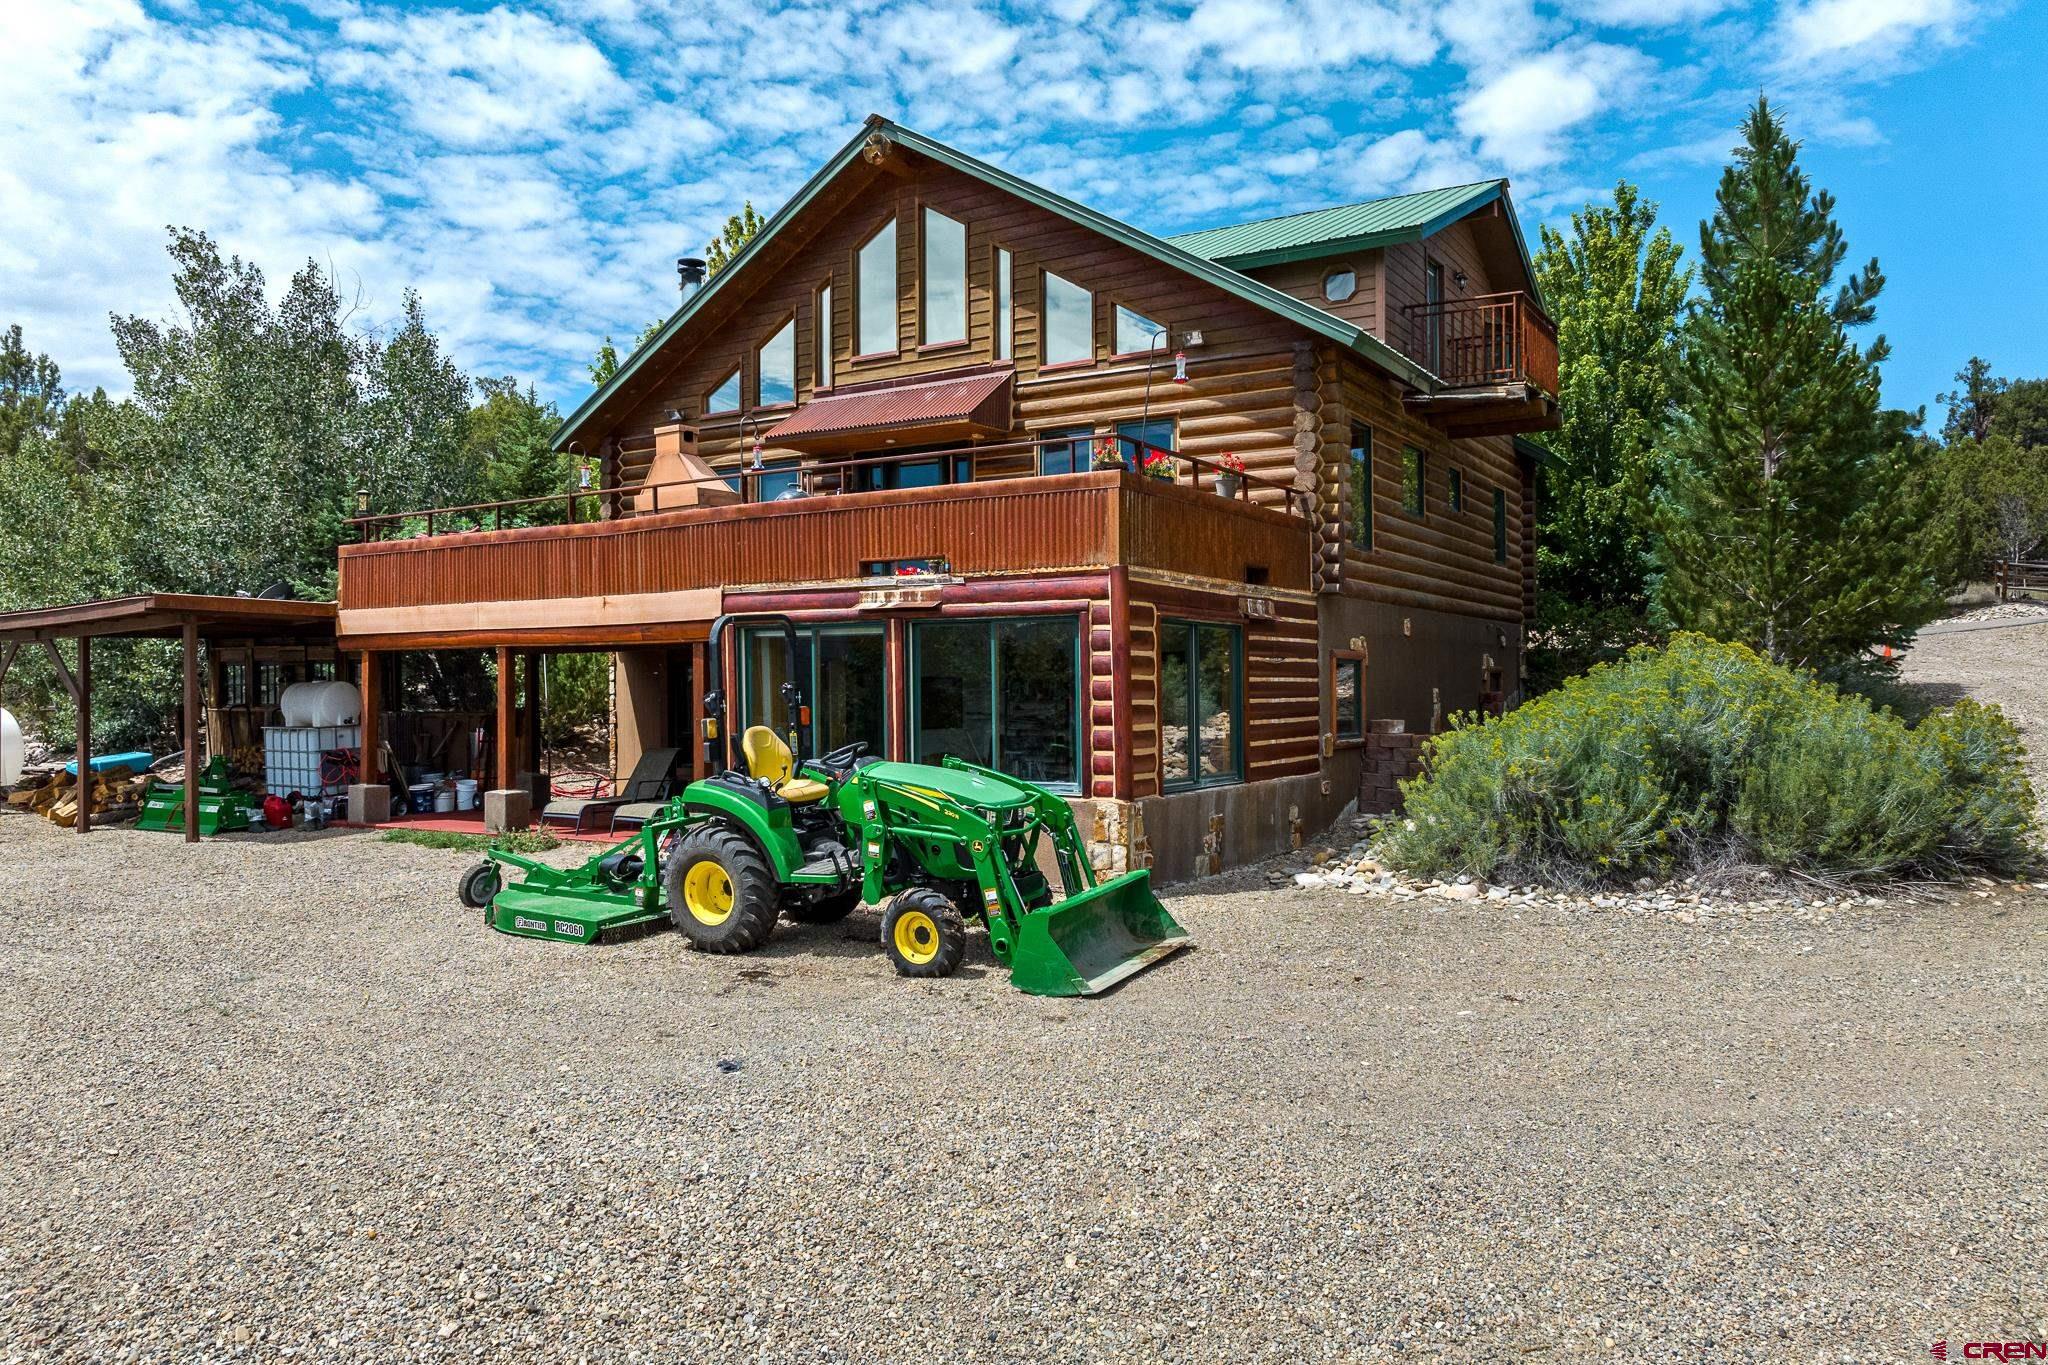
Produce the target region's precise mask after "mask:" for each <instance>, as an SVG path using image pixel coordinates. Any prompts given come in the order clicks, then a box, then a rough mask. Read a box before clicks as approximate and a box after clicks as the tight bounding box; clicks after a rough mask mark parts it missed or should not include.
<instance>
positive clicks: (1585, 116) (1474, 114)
mask: <svg viewBox="0 0 2048 1365" xmlns="http://www.w3.org/2000/svg"><path fill="white" fill-rule="evenodd" d="M1649 68H1650V62H1649V59H1648V58H1646V57H1645V56H1643V55H1642V54H1641V53H1640V52H1637V51H1635V50H1634V49H1632V48H1626V47H1616V46H1613V45H1611V44H1607V43H1587V44H1583V45H1581V46H1579V47H1577V48H1574V49H1569V50H1557V51H1551V52H1546V53H1544V54H1542V55H1541V56H1536V57H1529V58H1526V59H1524V60H1522V61H1520V62H1517V63H1516V64H1515V65H1513V66H1510V67H1508V68H1507V69H1505V70H1504V71H1502V72H1500V73H1499V74H1498V75H1496V76H1493V77H1492V78H1491V79H1489V80H1487V81H1486V82H1484V83H1483V84H1481V85H1479V86H1477V87H1476V88H1474V89H1473V90H1472V91H1470V92H1469V93H1468V94H1467V95H1466V96H1465V97H1464V99H1463V100H1462V101H1461V102H1460V103H1459V105H1458V112H1457V122H1458V128H1459V130H1460V131H1462V132H1464V133H1465V134H1466V135H1467V136H1469V137H1472V138H1474V139H1476V140H1477V141H1478V143H1479V152H1480V155H1481V156H1482V157H1484V158H1487V159H1489V160H1492V161H1496V162H1498V163H1499V164H1500V165H1502V166H1504V167H1506V168H1507V169H1508V170H1510V171H1521V170H1534V169H1537V168H1540V167H1543V166H1549V165H1552V164H1554V163H1556V162H1557V161H1560V160H1562V159H1563V158H1564V156H1565V145H1564V137H1565V134H1567V133H1569V132H1570V131H1571V130H1572V129H1574V128H1577V127H1579V126H1580V125H1581V124H1584V123H1585V122H1586V121H1587V120H1589V119H1591V118H1593V117H1594V116H1595V115H1597V114H1599V113H1601V112H1603V111H1604V110H1606V109H1607V108H1609V107H1610V106H1612V105H1613V104H1614V103H1615V102H1617V101H1618V100H1621V99H1623V98H1625V97H1626V96H1627V95H1628V94H1629V93H1630V91H1631V90H1632V89H1633V88H1634V87H1635V86H1636V85H1637V84H1638V83H1639V82H1640V81H1641V80H1642V79H1643V78H1644V77H1645V76H1646V75H1647V74H1648V71H1649Z"/></svg>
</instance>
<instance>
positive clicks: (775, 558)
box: [339, 470, 1315, 649]
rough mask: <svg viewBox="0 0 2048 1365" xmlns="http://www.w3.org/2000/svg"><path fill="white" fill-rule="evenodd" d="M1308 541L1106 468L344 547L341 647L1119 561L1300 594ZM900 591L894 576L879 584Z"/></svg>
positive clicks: (621, 623)
mask: <svg viewBox="0 0 2048 1365" xmlns="http://www.w3.org/2000/svg"><path fill="white" fill-rule="evenodd" d="M1314 540H1315V536H1314V531H1313V528H1312V527H1311V525H1310V523H1309V522H1308V521H1307V520H1305V519H1304V518H1302V517H1300V516H1297V515H1295V514H1294V513H1291V512H1288V511H1283V510H1281V509H1280V508H1278V507H1274V506H1268V505H1262V504H1257V503H1252V502H1248V501H1244V500H1238V499H1230V498H1223V497H1219V496H1217V495H1216V494H1215V493H1214V492H1210V491H1205V490H1201V489H1197V488H1191V487H1186V486H1180V485H1169V484H1164V483H1161V482H1159V481H1157V480H1153V479H1148V478H1145V477H1143V476H1141V475H1138V474H1134V473H1130V472H1126V471H1117V470H1105V471H1092V472H1088V473H1080V474H1060V475H1051V476H1045V477H1033V478H1017V479H999V480H990V481H985V482H979V483H967V484H954V485H948V486H944V487H938V488H920V489H894V490H886V491H880V492H870V493H849V494H837V495H831V496H822V497H816V498H808V499H803V500H799V501H791V502H766V503H750V504H746V505H742V506H736V507H706V508H688V509H683V510H677V511H668V512H658V513H650V514H647V515H643V516H633V517H625V518H620V519H615V520H608V521H596V522H584V523H578V524H570V525H562V526H534V527H521V528H515V529H509V530H503V531H477V532H466V533H460V534H454V535H440V536H425V537H419V538H416V539H411V540H385V541H373V542H368V543H364V544H360V545H348V546H343V547H342V549H341V586H340V607H341V610H340V614H339V639H340V643H341V644H342V646H343V647H345V648H352V649H392V648H455V647H470V646H482V645H494V644H504V643H512V644H515V645H522V646H524V645H536V646H554V647H572V646H576V645H587V646H593V647H595V646H603V645H617V644H634V643H655V642H661V641H671V642H673V641H685V640H694V639H701V638H703V635H704V633H705V629H706V627H707V625H708V623H709V622H710V621H711V620H712V619H713V618H714V617H716V616H717V615H718V613H719V611H720V610H721V604H722V602H723V599H724V594H725V593H726V592H728V591H734V590H739V591H746V590H759V589H761V588H767V587H774V586H780V585H797V584H806V585H825V584H859V583H861V582H863V581H866V582H874V581H876V580H875V576H874V570H873V568H872V567H871V566H874V565H876V564H880V563H887V562H889V561H895V560H906V559H932V558H942V559H944V560H945V562H946V570H947V573H948V575H949V576H954V577H992V576H1010V575H1017V576H1027V575H1041V574H1047V573H1054V572H1059V571H1064V570H1073V569H1085V568H1108V567H1112V566H1115V565H1119V564H1121V565H1128V566H1130V567H1133V568H1143V569H1155V570H1161V571H1165V572H1169V573H1175V574H1184V575H1189V576H1193V577H1199V578H1205V579H1212V580H1222V581H1225V582H1231V583H1242V582H1245V581H1247V578H1248V576H1252V577H1258V578H1260V579H1261V580H1262V581H1264V582H1265V583H1268V584H1270V585H1271V586H1273V587H1277V588H1291V589H1297V590H1300V589H1306V588H1308V587H1309V573H1310V563H1311V554H1312V551H1313V547H1314ZM883 581H895V580H883Z"/></svg>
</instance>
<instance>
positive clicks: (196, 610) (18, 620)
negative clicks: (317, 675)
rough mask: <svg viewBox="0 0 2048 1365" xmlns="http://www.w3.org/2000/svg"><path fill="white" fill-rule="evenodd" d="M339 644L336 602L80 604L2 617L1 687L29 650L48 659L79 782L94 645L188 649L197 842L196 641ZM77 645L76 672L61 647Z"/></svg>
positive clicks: (189, 772) (189, 820) (181, 599)
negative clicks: (70, 729) (64, 699)
mask: <svg viewBox="0 0 2048 1365" xmlns="http://www.w3.org/2000/svg"><path fill="white" fill-rule="evenodd" d="M309 637H310V638H316V639H322V640H327V641H331V640H332V639H333V638H334V604H333V603H332V602H293V601H285V600H280V599H276V598H268V597H206V596H198V595H193V594H187V593H144V594H140V595H138V596H134V597H114V598H106V599H103V600H101V601H96V602H76V603H72V604H70V605H68V606H62V607H38V608H35V609H33V610H29V611H13V612H0V687H4V686H5V685H6V681H7V672H8V670H9V669H10V668H12V667H13V666H14V660H15V658H16V656H17V655H18V654H19V653H20V652H21V650H22V648H23V647H24V646H29V647H34V646H36V645H40V646H42V648H43V649H44V650H45V651H47V652H48V654H49V657H50V663H51V666H52V667H54V668H55V669H56V671H57V676H58V678H59V679H60V680H61V681H62V682H63V684H64V690H65V691H66V692H67V693H69V694H70V696H71V702H72V705H73V706H74V707H76V708H77V712H78V781H79V783H80V784H81V786H83V784H85V783H86V782H88V781H90V780H91V774H92V642H93V641H94V640H101V639H131V640H132V639H143V638H156V639H172V640H180V641H182V642H183V644H184V687H183V693H184V696H183V701H184V709H183V724H182V726H181V729H182V732H183V740H184V746H185V839H186V842H188V843H196V842H197V841H198V839H199V769H200V767H201V764H200V761H199V642H200V641H201V640H208V641H211V640H216V639H245V638H258V639H263V640H268V641H295V642H303V641H304V640H306V639H308V638H309ZM60 640H71V641H75V642H76V644H77V649H78V663H77V666H76V667H75V668H74V667H72V666H70V665H68V664H67V663H66V662H65V660H64V655H63V652H62V651H61V650H59V649H58V648H57V642H58V641H60ZM89 805H90V803H89V802H84V801H81V802H80V803H79V811H78V823H77V825H76V828H77V830H78V832H79V833H80V834H83V833H85V832H86V830H87V829H88V828H90V827H91V824H92V816H91V812H90V811H89V810H88V809H87V807H88V806H89Z"/></svg>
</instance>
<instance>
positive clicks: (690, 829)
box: [463, 616, 1189, 995]
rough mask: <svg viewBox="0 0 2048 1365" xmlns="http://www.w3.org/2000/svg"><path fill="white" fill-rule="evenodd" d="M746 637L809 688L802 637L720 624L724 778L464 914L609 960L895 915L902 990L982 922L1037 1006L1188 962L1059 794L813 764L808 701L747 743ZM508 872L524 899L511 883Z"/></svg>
mask: <svg viewBox="0 0 2048 1365" xmlns="http://www.w3.org/2000/svg"><path fill="white" fill-rule="evenodd" d="M736 619H745V620H747V621H748V622H750V623H760V624H763V625H766V626H769V627H771V628H776V629H779V631H780V633H781V635H782V639H783V646H784V663H785V667H784V670H783V677H784V678H794V677H796V676H797V673H798V670H797V668H796V630H795V627H794V626H793V625H792V624H791V622H790V621H789V620H788V618H786V617H781V616H749V617H746V618H735V617H731V616H721V617H720V618H718V620H717V621H716V622H715V623H714V624H713V626H712V629H711V640H710V647H709V649H708V650H707V651H706V652H707V657H708V658H709V659H710V661H711V665H710V666H711V678H710V683H711V689H710V693H709V695H707V696H706V697H705V699H704V709H705V722H704V746H705V753H706V756H707V759H708V760H709V761H708V763H707V766H708V767H709V768H710V769H712V770H713V771H714V772H717V773H718V775H717V776H714V777H707V778H702V779H700V780H698V781H696V782H692V783H691V784H690V785H689V786H688V787H687V788H685V789H684V790H683V792H682V794H681V795H679V796H677V797H676V798H675V799H674V800H672V801H671V802H670V803H669V804H668V806H667V807H666V808H664V809H663V811H662V812H661V814H660V815H658V816H657V817H656V818H654V819H652V820H649V821H648V822H647V823H646V824H645V825H644V826H643V827H642V828H641V830H640V831H639V833H638V834H636V835H635V836H634V837H633V838H632V839H629V840H627V841H626V842H625V843H622V844H620V845H618V846H617V847H615V848H613V849H610V850H608V851H606V852H605V853H603V854H600V855H599V856H597V857H595V858H593V859H591V860H590V861H589V862H587V863H585V864H584V865H583V866H581V867H577V868H571V869H567V870H564V869H560V868H554V867H550V866H548V865H546V864H544V863H541V862H538V861H536V860H534V859H530V858H523V857H520V856H519V855H517V854H512V853H505V852H500V851H497V850H493V851H491V852H490V853H489V854H488V857H489V859H490V861H489V862H488V863H486V864H482V865H479V866H478V867H476V868H474V869H472V870H471V871H470V873H469V874H468V875H467V876H466V877H465V878H464V881H463V900H464V902H465V903H466V904H469V905H472V906H473V907H477V908H482V909H483V910H484V913H485V920H486V922H487V923H488V924H490V926H491V927H492V928H494V929H498V930H501V931H503V932H505V933H508V934H521V935H526V936H528V937H534V938H549V939H555V940H557V941H560V942H570V943H593V942H596V941H597V940H598V939H599V938H600V937H608V936H613V935H615V934H616V933H618V932H619V931H623V930H628V929H632V928H635V927H637V926H642V925H647V924H651V923H655V922H658V921H659V920H661V919H664V918H666V919H667V920H668V921H669V922H670V923H672V924H674V925H675V927H676V928H677V929H678V930H679V931H680V932H681V933H682V934H683V936H684V937H686V938H687V939H689V941H690V943H691V946H692V947H695V948H698V949H700V950H703V951H707V952H718V953H737V952H747V951H750V950H752V949H754V948H757V947H759V946H760V945H761V944H762V943H764V942H766V941H767V939H768V936H769V934H770V933H772V932H773V930H774V927H775V923H776V921H777V919H778V918H787V919H790V920H793V921H795V922H798V923H803V924H819V923H826V922H829V921H832V920H836V919H840V918H843V917H844V916H846V915H847V914H849V913H851V912H852V910H853V909H854V908H855V907H856V906H857V905H859V904H860V903H862V902H867V903H868V904H872V905H879V906H883V907H884V909H883V915H882V934H881V937H882V946H883V948H884V949H885V950H886V951H887V953H888V955H889V957H890V960H891V961H892V962H893V963H894V964H895V967H896V970H897V971H898V972H899V973H901V974H903V975H905V976H912V977H931V976H944V975H947V974H949V973H951V972H952V971H953V970H955V969H956V968H957V967H958V966H959V965H960V962H961V959H962V957H963V955H964V953H965V950H966V924H967V921H968V920H970V919H979V920H981V922H982V923H983V924H984V925H985V926H986V927H987V929H988V937H989V947H990V950H991V952H992V953H993V954H994V956H995V959H996V961H997V962H999V963H1001V964H1002V965H1003V966H1005V967H1008V968H1009V969H1010V980H1011V983H1012V984H1013V985H1015V986H1016V987H1017V988H1018V989H1020V990H1023V991H1027V992H1030V993H1031V994H1033V995H1095V994H1098V993H1100V992H1102V991H1105V990H1108V989H1109V988H1110V987H1112V986H1114V985H1116V984H1117V983H1118V982H1120V981H1123V980H1126V979H1127V978H1129V977H1132V976H1135V975H1136V974H1138V973H1139V972H1142V971H1144V970H1145V969H1146V968H1148V967H1150V966H1152V965H1154V964H1155V963H1157V962H1160V961H1161V960H1163V959H1165V958H1167V957H1169V956H1171V955H1172V954H1173V953H1175V952H1177V951H1178V950H1180V949H1181V948H1184V947H1186V946H1188V943H1189V939H1188V936H1187V934H1186V932H1185V931H1184V930H1182V928H1181V927H1180V925H1179V924H1177V923H1176V922H1175V921H1174V918H1173V916H1172V915H1170V914H1168V913H1167V911H1166V907H1165V906H1163V905H1161V904H1160V903H1159V898H1158V897H1157V896H1155V895H1154V894H1153V892H1152V880H1151V874H1150V873H1148V872H1142V871H1140V872H1130V873H1126V874H1125V875H1123V876H1121V877H1117V878H1114V879H1112V880H1110V881H1106V882H1102V883H1097V882H1096V880H1095V874H1094V870H1093V869H1092V868H1091V867H1090V866H1089V862H1088V858H1087V854H1086V850H1085V849H1084V848H1083V847H1082V844H1081V838H1080V833H1079V831H1078V830H1077V828H1076V827H1075V824H1074V815H1073V811H1072V810H1070V809H1069V808H1068V806H1067V803H1066V802H1065V801H1064V800H1062V799H1061V798H1060V797H1058V796H1056V795H1054V794H1053V793H1051V792H1049V791H1046V790H1045V789H1044V788H1042V787H1038V786H1035V785H1033V784H1032V783H1029V782H1025V781H1022V780H1020V779H1018V778H1014V777H1010V776H1008V775H1006V774H1004V773H1000V772H996V771H994V770H993V769H989V768H980V767H976V766H974V765H973V764H970V763H964V762H962V761H961V760H959V759H957V758H948V759H946V760H945V762H944V763H943V764H938V765H930V764H917V763H893V762H887V761H883V760H879V759H873V758H869V757H867V755H866V746H865V745H864V744H849V745H847V746H845V747H843V748H840V749H837V750H834V751H833V752H832V753H829V754H825V755H823V756H822V757H820V758H817V759H815V760H811V759H806V758H805V757H804V754H803V747H802V746H803V740H804V737H805V735H806V733H807V732H808V731H809V729H810V723H809V721H810V716H809V708H808V707H806V706H804V704H803V699H802V696H801V695H800V694H799V692H798V690H797V688H796V686H795V685H794V684H793V683H789V682H785V683H783V684H782V687H781V693H782V698H783V702H784V706H785V709H786V711H787V717H786V719H787V722H788V723H787V726H786V729H785V730H784V731H783V733H781V734H778V733H776V732H775V731H772V730H770V729H768V728H767V727H766V726H754V727H752V728H750V729H748V730H747V731H746V732H745V733H744V734H743V735H742V736H740V737H739V739H740V742H739V743H737V744H734V743H732V739H733V737H732V736H731V735H730V734H729V732H728V731H727V729H726V726H725V694H724V691H723V690H722V688H721V687H720V686H719V677H718V667H719V664H718V660H719V658H720V655H721V652H722V649H721V647H722V644H723V640H724V635H725V631H726V628H727V626H728V624H729V623H730V622H732V621H734V620H736ZM785 737H786V738H785ZM721 769H723V771H720V770H721ZM1048 863H1049V864H1050V869H1048V868H1047V866H1046V865H1047V864H1048ZM508 868H509V869H512V870H516V871H518V872H520V873H522V874H523V878H522V880H520V881H518V882H515V883H512V884H511V885H504V884H502V881H501V876H500V874H501V873H502V871H504V870H505V869H508ZM1048 871H1051V872H1052V873H1054V874H1056V876H1057V881H1058V894H1056V893H1055V887H1054V881H1053V877H1052V876H1049V875H1048Z"/></svg>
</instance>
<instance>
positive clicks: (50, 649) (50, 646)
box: [43, 640, 85, 706]
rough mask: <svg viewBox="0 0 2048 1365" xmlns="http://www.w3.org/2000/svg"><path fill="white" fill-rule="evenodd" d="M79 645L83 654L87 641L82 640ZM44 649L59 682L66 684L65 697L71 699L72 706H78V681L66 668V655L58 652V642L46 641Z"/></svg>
mask: <svg viewBox="0 0 2048 1365" xmlns="http://www.w3.org/2000/svg"><path fill="white" fill-rule="evenodd" d="M78 643H79V647H80V651H81V653H82V652H83V649H84V645H85V641H84V640H80V641H79V642H78ZM43 649H44V651H45V652H47V653H48V654H49V656H50V665H51V667H53V668H55V669H56V670H57V678H58V680H59V681H60V682H62V683H63V684H64V692H65V695H66V696H68V697H70V698H71V704H72V705H74V706H76V705H77V704H78V679H77V678H75V677H73V676H72V673H71V670H70V669H69V668H67V667H65V665H64V655H63V654H62V653H61V652H60V651H59V650H58V648H57V642H56V641H55V640H45V641H43Z"/></svg>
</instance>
